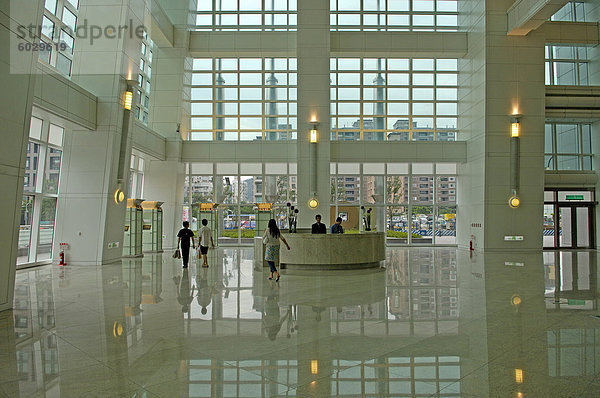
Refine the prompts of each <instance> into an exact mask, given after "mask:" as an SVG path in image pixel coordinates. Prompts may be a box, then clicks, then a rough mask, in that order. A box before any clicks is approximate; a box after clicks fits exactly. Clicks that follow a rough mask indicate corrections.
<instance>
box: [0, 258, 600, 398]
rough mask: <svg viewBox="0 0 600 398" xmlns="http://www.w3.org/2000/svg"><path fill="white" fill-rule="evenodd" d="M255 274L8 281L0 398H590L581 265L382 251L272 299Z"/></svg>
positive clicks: (163, 269)
mask: <svg viewBox="0 0 600 398" xmlns="http://www.w3.org/2000/svg"><path fill="white" fill-rule="evenodd" d="M253 257H254V256H253V251H252V249H251V248H243V247H242V248H226V249H218V250H215V251H210V256H209V264H210V266H209V268H202V267H201V266H200V263H195V262H192V264H190V267H189V268H188V269H182V268H181V265H180V263H179V262H178V261H177V260H173V259H172V258H170V256H167V255H164V256H163V255H147V256H146V257H144V258H143V259H135V260H134V259H132V260H123V262H122V263H121V264H117V265H108V266H104V267H100V268H95V267H66V268H58V267H43V268H38V269H35V270H24V271H20V272H19V273H18V275H17V284H16V285H17V287H16V292H15V309H14V310H13V311H12V312H4V313H1V314H0V325H2V328H0V330H1V334H0V369H1V370H2V372H0V397H4V396H9V397H31V396H46V397H50V396H52V397H54V396H127V397H139V396H144V397H155V396H164V397H175V396H176V397H272V396H323V397H326V396H344V397H346V396H372V397H385V396H400V397H413V396H435V397H487V396H498V397H506V396H515V397H525V396H531V397H539V396H597V395H599V394H600V379H599V376H600V319H597V318H595V317H594V316H595V315H598V314H597V305H598V278H597V271H598V258H597V255H596V253H595V252H545V253H543V254H514V253H510V254H486V255H482V254H476V255H474V256H469V254H468V253H465V252H461V251H457V250H456V249H451V248H435V249H433V248H411V249H408V248H390V249H388V254H387V259H386V262H385V268H381V269H373V270H355V271H332V272H317V273H308V272H293V271H292V270H288V271H287V273H285V274H283V276H282V278H281V280H280V282H279V283H276V282H274V281H269V280H267V275H268V272H263V270H262V269H260V268H257V267H258V265H257V264H254V263H253Z"/></svg>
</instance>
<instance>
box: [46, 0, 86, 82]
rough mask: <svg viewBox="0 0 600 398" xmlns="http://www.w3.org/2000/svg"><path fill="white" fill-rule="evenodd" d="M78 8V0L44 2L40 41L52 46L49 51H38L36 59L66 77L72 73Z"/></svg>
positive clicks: (50, 0) (48, 0)
mask: <svg viewBox="0 0 600 398" xmlns="http://www.w3.org/2000/svg"><path fill="white" fill-rule="evenodd" d="M78 8H79V0H46V1H45V4H44V14H43V15H44V18H43V21H42V35H41V39H40V42H41V43H42V44H45V45H46V46H48V45H52V48H51V49H50V51H49V52H48V51H40V52H39V54H38V55H39V56H38V59H39V60H40V61H43V62H44V63H46V64H48V65H50V66H52V67H54V68H55V69H56V70H58V71H59V72H60V73H61V74H63V75H65V76H66V77H71V73H72V66H73V48H74V46H75V37H76V36H75V33H74V31H75V29H76V27H77V20H78V18H79V16H78V12H79V10H78ZM61 46H62V47H61ZM57 50H58V51H57Z"/></svg>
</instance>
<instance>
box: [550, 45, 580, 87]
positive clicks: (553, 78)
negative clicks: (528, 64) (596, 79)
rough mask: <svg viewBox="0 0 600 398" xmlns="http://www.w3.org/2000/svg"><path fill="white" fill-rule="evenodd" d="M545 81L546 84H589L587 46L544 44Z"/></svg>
mask: <svg viewBox="0 0 600 398" xmlns="http://www.w3.org/2000/svg"><path fill="white" fill-rule="evenodd" d="M545 53H546V56H545V58H546V62H545V75H546V76H545V82H546V84H547V85H576V86H587V85H589V84H590V83H589V72H588V71H589V62H590V59H589V54H588V49H587V47H576V46H546V49H545Z"/></svg>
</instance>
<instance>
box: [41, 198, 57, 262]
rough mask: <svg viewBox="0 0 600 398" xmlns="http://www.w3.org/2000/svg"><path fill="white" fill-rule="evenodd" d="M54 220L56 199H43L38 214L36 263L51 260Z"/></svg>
mask: <svg viewBox="0 0 600 398" xmlns="http://www.w3.org/2000/svg"><path fill="white" fill-rule="evenodd" d="M55 218H56V198H43V199H42V210H41V214H40V229H39V237H38V248H37V261H44V260H50V259H51V258H52V242H53V240H54V221H55Z"/></svg>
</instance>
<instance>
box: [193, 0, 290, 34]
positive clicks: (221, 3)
mask: <svg viewBox="0 0 600 398" xmlns="http://www.w3.org/2000/svg"><path fill="white" fill-rule="evenodd" d="M296 10H297V0H264V2H263V0H203V1H198V8H197V13H196V30H200V31H257V30H264V31H295V30H296V29H297V27H296V26H297V13H296Z"/></svg>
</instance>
